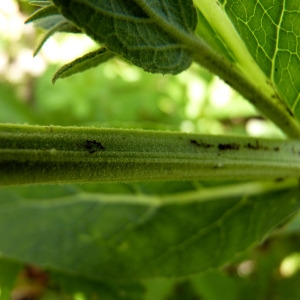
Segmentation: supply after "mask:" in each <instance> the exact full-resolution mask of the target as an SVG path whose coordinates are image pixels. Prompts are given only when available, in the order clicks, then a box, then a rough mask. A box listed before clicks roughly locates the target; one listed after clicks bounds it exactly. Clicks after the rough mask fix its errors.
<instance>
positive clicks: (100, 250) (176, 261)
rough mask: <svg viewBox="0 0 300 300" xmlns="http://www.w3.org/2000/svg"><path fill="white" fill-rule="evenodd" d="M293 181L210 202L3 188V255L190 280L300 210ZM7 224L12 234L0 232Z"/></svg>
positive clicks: (116, 275) (102, 273)
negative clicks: (16, 245)
mask: <svg viewBox="0 0 300 300" xmlns="http://www.w3.org/2000/svg"><path fill="white" fill-rule="evenodd" d="M295 183H296V181H295V182H290V183H289V184H288V186H286V184H287V183H284V184H283V183H269V185H265V183H261V184H257V185H252V189H249V191H250V190H251V192H250V193H246V196H245V189H244V188H242V187H243V185H242V186H240V191H241V192H242V193H241V194H239V193H233V191H235V188H234V186H233V187H231V189H232V190H231V189H230V188H229V190H228V191H227V193H223V196H214V195H215V190H216V187H214V188H212V189H208V190H206V189H204V190H202V191H198V192H197V191H194V192H191V193H188V194H182V195H177V194H171V195H165V196H162V197H159V196H151V195H146V194H127V195H122V194H120V195H117V194H111V195H104V194H102V193H99V192H98V193H97V192H96V193H86V192H84V191H83V190H80V188H79V187H75V188H74V187H56V188H53V187H47V186H45V187H42V188H41V190H39V189H37V190H36V191H37V193H36V195H30V191H29V189H26V188H23V189H20V190H19V192H16V189H14V190H12V189H2V190H1V199H5V201H2V202H1V203H0V205H1V212H0V213H1V218H0V225H1V224H2V225H1V226H0V237H1V239H0V249H1V252H2V253H3V254H4V255H7V256H9V257H13V258H17V259H18V260H23V261H26V262H30V263H34V264H37V265H39V266H42V267H48V268H50V269H51V268H53V269H59V270H64V271H65V272H68V273H71V274H82V276H86V277H89V278H95V279H100V280H101V279H103V278H105V279H126V280H128V279H130V278H131V279H141V278H153V277H156V276H162V277H168V276H175V277H176V276H178V277H182V276H188V275H192V274H196V273H200V272H203V271H205V270H207V269H211V268H217V267H220V266H221V265H223V264H224V263H226V262H228V260H230V259H231V258H232V257H233V255H234V254H236V253H237V252H240V251H244V250H246V249H247V248H248V247H249V246H252V245H253V244H255V243H258V242H260V241H261V240H262V239H263V238H265V236H266V234H268V233H269V232H270V231H271V230H272V229H274V227H275V226H277V225H278V224H279V223H281V222H282V221H283V220H285V219H286V218H287V217H289V216H290V215H291V214H293V213H294V212H295V211H296V210H298V209H299V205H300V199H299V196H298V195H299V190H298V187H297V183H296V185H294V184H295ZM290 184H291V186H289V185H290ZM292 186H294V188H293V187H292ZM220 188H221V189H222V187H220ZM253 188H254V189H253ZM47 191H48V192H47ZM49 191H52V192H53V191H54V192H55V193H56V198H55V197H54V196H53V197H48V196H47V195H48V194H49ZM247 194H248V195H247ZM41 195H42V196H41ZM187 195H189V197H188V198H187V197H186V196H187ZM201 195H202V196H201ZM218 195H222V193H221V192H220V193H219V194H218ZM230 195H231V196H230ZM187 199H189V200H188V201H187ZM283 200H284V201H283ZM254 216H255V218H254ZM7 220H10V228H9V229H7V228H6V227H5V226H3V225H4V224H6V222H7ZM24 220H27V221H26V224H27V225H26V227H24ZM7 230H9V234H8V231H7ZM16 241H18V243H19V245H20V247H15V243H16Z"/></svg>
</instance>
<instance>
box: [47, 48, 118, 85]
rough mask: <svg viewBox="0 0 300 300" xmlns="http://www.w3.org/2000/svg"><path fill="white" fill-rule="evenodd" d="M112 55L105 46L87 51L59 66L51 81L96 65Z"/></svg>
mask: <svg viewBox="0 0 300 300" xmlns="http://www.w3.org/2000/svg"><path fill="white" fill-rule="evenodd" d="M112 57H114V54H113V53H111V52H110V51H108V50H107V49H105V48H99V49H97V50H95V51H92V52H89V53H87V54H85V55H83V56H82V57H80V58H77V59H75V60H73V61H72V62H70V63H68V64H66V65H64V66H63V67H61V68H60V69H59V70H58V71H57V72H56V73H55V74H54V76H53V78H52V82H53V83H55V81H56V80H57V79H59V78H65V77H68V76H71V75H73V74H75V73H78V72H83V71H85V70H87V69H90V68H94V67H97V66H98V65H100V64H101V63H104V62H106V61H108V60H109V59H111V58H112Z"/></svg>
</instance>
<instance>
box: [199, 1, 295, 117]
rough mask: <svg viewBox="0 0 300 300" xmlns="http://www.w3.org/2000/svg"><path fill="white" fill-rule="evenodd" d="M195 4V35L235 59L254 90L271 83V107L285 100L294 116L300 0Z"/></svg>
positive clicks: (203, 2)
mask: <svg viewBox="0 0 300 300" xmlns="http://www.w3.org/2000/svg"><path fill="white" fill-rule="evenodd" d="M195 4H196V5H197V7H198V8H199V26H198V29H197V31H198V32H199V34H200V35H201V36H203V37H204V38H205V39H206V40H207V41H208V42H209V43H210V44H211V45H212V46H213V47H216V48H217V49H218V51H220V52H222V53H223V54H224V55H226V56H227V57H230V58H231V59H232V60H233V61H235V62H236V63H237V64H238V66H239V67H240V68H241V69H242V70H243V72H244V73H245V74H247V75H248V76H249V77H250V78H252V80H253V81H254V82H256V83H257V86H258V87H259V88H261V89H268V88H269V87H270V86H271V87H272V88H273V89H274V92H273V94H274V96H273V101H274V105H280V104H279V103H278V100H281V101H284V102H285V103H286V105H287V106H288V107H289V109H290V111H291V114H292V113H294V114H295V116H296V117H297V119H298V120H299V119H300V104H299V101H300V77H299V72H300V47H299V43H300V2H299V1H292V0H280V1H275V0H273V1H269V0H260V1H252V0H248V1H235V0H227V1H225V0H220V1H216V2H213V3H212V2H211V1H209V0H203V1H200V0H195ZM262 75H264V76H262ZM268 85H269V87H268ZM275 96H276V97H275Z"/></svg>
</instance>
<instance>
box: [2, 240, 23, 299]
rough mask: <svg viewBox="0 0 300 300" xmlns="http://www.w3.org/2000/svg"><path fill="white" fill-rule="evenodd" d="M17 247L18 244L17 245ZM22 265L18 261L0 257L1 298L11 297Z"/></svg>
mask: <svg viewBox="0 0 300 300" xmlns="http://www.w3.org/2000/svg"><path fill="white" fill-rule="evenodd" d="M16 247H17V245H16ZM21 269H22V265H21V264H20V263H18V262H15V261H12V260H8V259H6V258H4V257H2V256H1V257H0V291H1V293H0V299H1V300H7V299H11V298H10V295H11V291H12V289H13V287H14V285H15V282H16V277H17V276H18V274H19V272H20V270H21Z"/></svg>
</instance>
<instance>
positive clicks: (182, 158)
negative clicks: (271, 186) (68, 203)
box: [0, 124, 300, 186]
mask: <svg viewBox="0 0 300 300" xmlns="http://www.w3.org/2000/svg"><path fill="white" fill-rule="evenodd" d="M0 145H1V146H0V185H2V186H3V185H19V184H38V183H70V182H78V183H81V182H95V181H99V182H116V181H119V182H130V181H149V180H197V179H203V180H206V179H207V180H211V179H222V180H227V179H228V180H229V179H240V180H244V179H245V180H246V179H257V180H262V179H276V178H286V177H298V176H299V174H300V142H299V141H293V140H291V141H280V140H279V141H271V140H263V139H254V138H239V137H226V136H203V135H196V134H185V133H175V132H156V131H142V130H122V129H97V128H79V127H58V126H48V127H42V126H29V125H12V124H2V125H0Z"/></svg>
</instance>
